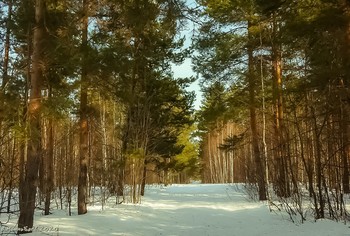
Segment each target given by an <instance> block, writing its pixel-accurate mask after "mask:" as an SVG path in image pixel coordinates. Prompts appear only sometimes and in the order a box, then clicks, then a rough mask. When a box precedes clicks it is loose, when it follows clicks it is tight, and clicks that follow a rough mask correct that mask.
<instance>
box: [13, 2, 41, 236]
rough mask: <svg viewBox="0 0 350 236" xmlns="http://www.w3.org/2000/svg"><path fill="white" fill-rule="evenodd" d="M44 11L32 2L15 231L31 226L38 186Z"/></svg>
mask: <svg viewBox="0 0 350 236" xmlns="http://www.w3.org/2000/svg"><path fill="white" fill-rule="evenodd" d="M44 12H45V1H44V0H36V1H35V27H34V36H33V55H32V76H31V88H30V96H29V104H28V122H29V134H28V135H29V138H28V149H27V161H26V163H23V164H24V165H25V168H24V173H23V174H24V178H23V179H20V181H21V182H20V193H21V197H20V199H19V201H20V203H19V206H20V216H19V219H18V228H19V230H18V233H24V231H22V230H21V229H23V228H28V229H29V231H31V230H30V229H32V228H33V220H34V209H35V197H36V189H37V185H38V183H37V182H38V170H39V163H40V158H41V131H40V107H41V86H42V81H43V66H42V63H43V61H44V56H43V50H44V48H43V40H44V29H45V28H44Z"/></svg>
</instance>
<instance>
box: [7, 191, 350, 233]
mask: <svg viewBox="0 0 350 236" xmlns="http://www.w3.org/2000/svg"><path fill="white" fill-rule="evenodd" d="M112 202H113V201H111V202H109V203H108V205H107V206H104V208H103V209H102V207H101V205H98V204H96V205H95V206H90V207H89V208H88V213H87V214H85V215H80V216H78V215H77V214H76V209H73V212H74V215H73V216H68V213H67V211H64V210H53V214H51V215H49V216H44V215H42V213H41V212H40V211H38V212H36V215H35V223H34V226H35V227H36V228H37V230H34V232H33V233H32V234H30V235H125V236H134V235H135V236H136V235H142V236H148V235H149V236H153V235H163V236H165V235H179V236H186V235H188V236H205V235H210V236H212V235H214V236H216V235H218V236H226V235H227V236H231V235H237V236H239V235H243V236H245V235H247V236H253V235H257V236H258V235H259V236H261V235H269V236H277V235H278V236H281V235H283V236H289V235H290V236H296V235H298V236H299V235H305V236H306V235H307V236H312V235H317V236H326V235H332V236H342V235H344V236H345V235H350V228H349V225H347V224H344V222H334V221H330V220H319V221H316V222H315V221H313V220H309V221H306V222H305V223H303V224H295V223H293V222H291V221H290V220H289V219H288V216H287V215H286V214H284V213H280V212H274V211H272V212H271V211H270V210H269V207H268V206H267V203H266V202H256V201H252V200H249V199H247V197H246V195H245V194H244V191H242V190H241V189H240V188H239V187H237V186H236V187H234V186H232V185H227V184H187V185H171V186H167V187H164V186H148V187H147V189H146V194H145V197H144V198H142V203H141V204H120V205H115V204H113V203H112ZM11 223H12V224H13V226H15V223H16V219H12V220H11V221H10V223H8V224H7V227H8V226H11ZM43 227H49V228H51V231H49V230H48V231H47V232H44V230H42V229H43ZM2 229H4V228H2ZM52 229H54V230H53V231H52ZM0 230H1V228H0ZM40 231H41V232H40ZM0 234H1V232H0Z"/></svg>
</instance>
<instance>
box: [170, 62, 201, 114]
mask: <svg viewBox="0 0 350 236" xmlns="http://www.w3.org/2000/svg"><path fill="white" fill-rule="evenodd" d="M173 71H174V77H175V78H184V77H190V76H194V77H196V74H195V73H194V72H193V70H192V66H191V59H190V58H187V59H186V60H185V61H184V63H183V64H181V65H173ZM188 90H189V91H195V93H196V99H195V102H194V108H195V109H197V110H198V109H199V107H200V105H201V100H202V92H201V91H200V87H199V83H198V81H195V82H194V83H192V84H191V86H190V87H189V88H188Z"/></svg>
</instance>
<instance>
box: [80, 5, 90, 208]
mask: <svg viewBox="0 0 350 236" xmlns="http://www.w3.org/2000/svg"><path fill="white" fill-rule="evenodd" d="M88 23H89V18H88V0H83V25H82V43H81V44H82V45H81V48H82V54H83V59H82V68H81V71H82V72H81V85H80V122H79V124H80V153H79V155H80V158H79V182H78V214H79V215H82V214H86V213H87V193H88V189H87V174H88V171H87V168H88V159H89V146H88V145H89V125H88V94H87V88H88V85H87V84H88V73H87V64H86V63H87V62H86V61H87V59H86V57H87V52H86V50H87V43H88V41H87V40H88Z"/></svg>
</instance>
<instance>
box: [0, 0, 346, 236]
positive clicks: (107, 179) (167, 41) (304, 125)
mask: <svg viewBox="0 0 350 236" xmlns="http://www.w3.org/2000/svg"><path fill="white" fill-rule="evenodd" d="M0 52H1V55H0V68H1V70H0V216H1V215H4V214H5V215H6V217H7V216H8V218H10V216H11V217H15V218H16V224H17V227H18V231H17V232H16V233H18V234H22V233H28V232H31V229H32V228H33V227H34V226H35V212H36V211H38V210H39V211H41V212H42V214H43V215H50V214H53V213H52V212H53V209H66V210H67V212H68V215H69V216H71V215H85V214H89V207H90V206H91V205H93V204H94V202H95V201H97V200H96V199H98V201H99V203H100V204H102V207H103V206H104V205H105V204H107V202H108V200H109V199H114V200H113V201H114V204H116V205H120V204H142V199H143V197H144V195H147V186H150V185H163V186H170V185H172V184H189V183H194V182H198V183H203V184H237V183H240V184H243V185H244V189H245V191H246V193H247V194H248V195H249V196H250V197H251V198H253V199H255V200H257V201H261V202H265V203H266V204H267V205H269V206H270V208H277V209H278V210H281V211H285V212H287V214H288V215H289V217H290V219H292V220H293V221H294V220H295V219H296V218H298V219H299V221H301V222H304V221H305V220H307V217H308V214H309V215H312V218H313V219H314V220H318V219H329V220H334V221H343V222H349V221H350V214H349V210H350V204H349V203H347V201H348V199H349V196H350V195H349V194H350V172H349V171H350V89H349V88H350V1H347V0H245V1H242V0H187V1H186V0H75V1H69V0H26V1H21V0H0ZM186 60H190V61H191V70H190V71H188V73H187V76H184V77H177V76H175V74H176V71H175V70H176V68H181V65H182V64H183V63H185V61H186ZM193 84H196V85H197V87H198V88H197V89H196V90H195V91H192V90H191V89H190V86H192V85H193ZM199 92H201V94H202V98H201V104H200V105H199V107H198V108H196V107H195V102H196V99H197V102H198V99H199V98H198V93H199ZM196 94H197V96H196ZM196 97H197V98H196ZM97 193H98V194H97ZM310 212H311V213H310ZM6 217H5V218H6ZM3 224H4V225H5V224H6V222H5V221H3V218H0V226H1V225H3ZM22 229H28V231H23V230H22ZM0 231H1V228H0ZM0 234H1V233H0ZM179 235H180V234H179Z"/></svg>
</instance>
